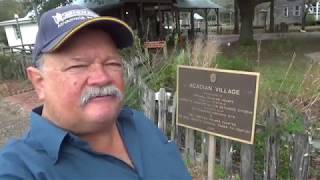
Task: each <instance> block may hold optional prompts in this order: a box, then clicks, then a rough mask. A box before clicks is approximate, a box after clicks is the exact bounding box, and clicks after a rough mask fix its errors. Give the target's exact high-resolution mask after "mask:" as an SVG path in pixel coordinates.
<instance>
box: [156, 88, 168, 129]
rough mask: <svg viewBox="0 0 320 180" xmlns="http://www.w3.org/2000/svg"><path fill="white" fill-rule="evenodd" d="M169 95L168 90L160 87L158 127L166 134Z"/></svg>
mask: <svg viewBox="0 0 320 180" xmlns="http://www.w3.org/2000/svg"><path fill="white" fill-rule="evenodd" d="M166 123H167V96H166V90H165V89H164V88H160V90H159V99H158V128H159V129H161V130H162V132H163V133H164V134H165V135H166V134H167V133H166V132H167V131H166V130H167V124H166Z"/></svg>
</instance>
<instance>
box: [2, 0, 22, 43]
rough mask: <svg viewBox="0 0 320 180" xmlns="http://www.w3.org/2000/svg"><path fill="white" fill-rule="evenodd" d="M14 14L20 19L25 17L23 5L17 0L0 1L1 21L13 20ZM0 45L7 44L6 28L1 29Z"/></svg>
mask: <svg viewBox="0 0 320 180" xmlns="http://www.w3.org/2000/svg"><path fill="white" fill-rule="evenodd" d="M14 14H18V15H19V16H20V17H22V16H24V15H25V11H24V8H23V4H21V3H19V2H17V1H15V0H0V21H6V20H11V19H13V18H14ZM0 43H5V44H6V43H7V40H6V34H5V32H4V28H3V27H0Z"/></svg>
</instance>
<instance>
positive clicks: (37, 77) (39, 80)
mask: <svg viewBox="0 0 320 180" xmlns="http://www.w3.org/2000/svg"><path fill="white" fill-rule="evenodd" d="M27 74H28V79H29V80H30V81H31V83H32V85H33V87H34V89H35V90H36V92H37V94H38V98H39V99H40V100H43V99H44V86H43V81H44V79H43V76H42V73H41V71H40V70H39V69H37V68H35V67H28V68H27Z"/></svg>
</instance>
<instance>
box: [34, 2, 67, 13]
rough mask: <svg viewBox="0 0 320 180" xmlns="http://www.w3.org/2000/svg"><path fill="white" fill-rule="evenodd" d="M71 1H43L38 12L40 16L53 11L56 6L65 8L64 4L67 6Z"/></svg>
mask: <svg viewBox="0 0 320 180" xmlns="http://www.w3.org/2000/svg"><path fill="white" fill-rule="evenodd" d="M71 2H72V1H71V0H49V1H45V2H44V3H43V4H42V6H41V7H42V9H41V11H40V14H42V13H44V12H46V11H48V10H50V9H53V8H56V7H58V6H65V5H66V4H69V3H71Z"/></svg>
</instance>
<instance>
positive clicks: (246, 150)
mask: <svg viewBox="0 0 320 180" xmlns="http://www.w3.org/2000/svg"><path fill="white" fill-rule="evenodd" d="M240 155H241V165H240V179H245V180H253V179H254V146H253V145H250V144H244V143H241V151H240Z"/></svg>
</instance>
